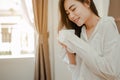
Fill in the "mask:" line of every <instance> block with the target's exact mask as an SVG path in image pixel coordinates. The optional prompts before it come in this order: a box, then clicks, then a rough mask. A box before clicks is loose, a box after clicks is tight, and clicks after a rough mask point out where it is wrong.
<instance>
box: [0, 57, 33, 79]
mask: <svg viewBox="0 0 120 80" xmlns="http://www.w3.org/2000/svg"><path fill="white" fill-rule="evenodd" d="M0 80H34V57H29V58H0Z"/></svg>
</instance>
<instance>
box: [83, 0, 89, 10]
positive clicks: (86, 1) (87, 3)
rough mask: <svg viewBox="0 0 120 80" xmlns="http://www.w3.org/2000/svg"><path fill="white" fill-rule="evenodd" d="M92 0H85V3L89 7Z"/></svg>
mask: <svg viewBox="0 0 120 80" xmlns="http://www.w3.org/2000/svg"><path fill="white" fill-rule="evenodd" d="M90 2H91V0H85V2H84V5H85V6H86V7H87V8H89V7H90Z"/></svg>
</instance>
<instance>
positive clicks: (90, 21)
mask: <svg viewBox="0 0 120 80" xmlns="http://www.w3.org/2000/svg"><path fill="white" fill-rule="evenodd" d="M99 19H100V18H99V17H98V16H96V15H95V14H91V16H90V17H89V19H88V20H87V21H86V23H85V25H86V29H87V30H91V29H92V28H94V27H95V26H96V25H97V23H98V21H99Z"/></svg>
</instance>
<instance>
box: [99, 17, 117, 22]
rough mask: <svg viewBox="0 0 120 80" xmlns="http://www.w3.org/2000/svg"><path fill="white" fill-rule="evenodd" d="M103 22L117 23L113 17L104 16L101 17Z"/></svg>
mask: <svg viewBox="0 0 120 80" xmlns="http://www.w3.org/2000/svg"><path fill="white" fill-rule="evenodd" d="M101 22H115V19H114V17H112V16H103V17H101Z"/></svg>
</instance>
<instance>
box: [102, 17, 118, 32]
mask: <svg viewBox="0 0 120 80" xmlns="http://www.w3.org/2000/svg"><path fill="white" fill-rule="evenodd" d="M100 23H101V24H100V26H101V28H102V30H103V31H105V32H106V31H111V30H112V31H118V29H117V25H116V23H115V19H114V18H113V17H111V16H105V17H102V18H101V21H100Z"/></svg>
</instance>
